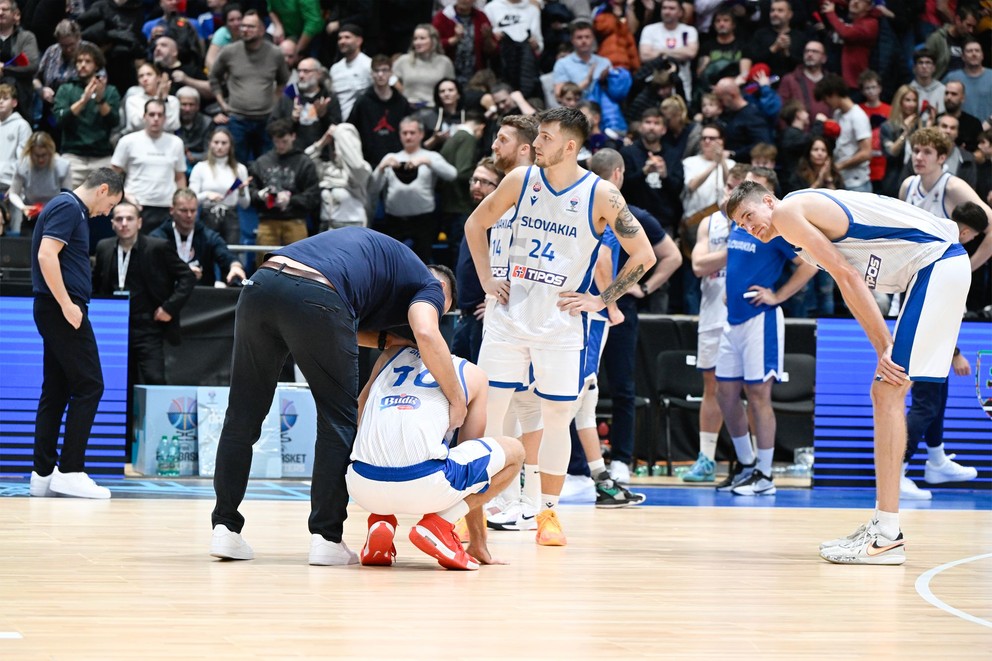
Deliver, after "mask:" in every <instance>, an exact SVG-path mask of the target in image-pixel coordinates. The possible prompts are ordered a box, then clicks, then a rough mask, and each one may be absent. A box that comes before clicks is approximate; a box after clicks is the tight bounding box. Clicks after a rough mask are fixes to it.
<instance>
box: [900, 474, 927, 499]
mask: <svg viewBox="0 0 992 661" xmlns="http://www.w3.org/2000/svg"><path fill="white" fill-rule="evenodd" d="M931 498H933V494H932V493H930V492H929V491H928V490H926V489H921V488H919V487H918V486H916V482H913V481H912V480H911V479H909V478H908V477H906V476H905V475H903V476H902V477H900V478H899V500H930V499H931Z"/></svg>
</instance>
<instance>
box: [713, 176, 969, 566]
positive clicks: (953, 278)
mask: <svg viewBox="0 0 992 661" xmlns="http://www.w3.org/2000/svg"><path fill="white" fill-rule="evenodd" d="M727 215H728V216H730V218H731V220H733V221H734V222H736V223H737V224H739V225H740V226H741V227H742V228H744V229H745V230H746V231H748V232H749V233H751V235H753V236H755V237H757V238H758V239H760V240H761V241H765V242H767V241H770V240H771V239H773V238H774V237H776V236H782V237H783V238H784V239H785V240H786V241H788V242H789V243H791V244H792V245H794V246H797V247H798V249H799V250H800V253H799V254H800V256H801V257H802V258H803V259H805V260H806V261H808V262H810V263H813V264H817V265H819V266H820V267H821V268H823V269H824V270H826V271H827V272H828V273H830V275H831V276H833V278H834V280H835V281H836V282H837V286H838V287H839V288H840V291H841V294H842V295H843V296H844V301H845V302H846V303H847V307H848V308H849V309H850V310H851V312H852V313H853V314H854V316H855V318H856V319H857V320H858V322H859V323H860V324H861V327H862V328H863V329H864V331H865V334H866V335H867V336H868V339H869V340H870V341H871V343H872V346H873V347H874V348H875V351H876V352H877V354H878V366H877V368H876V370H875V380H874V382H873V383H872V385H871V399H872V407H873V409H874V422H875V479H876V493H877V498H878V501H877V506H876V509H875V513H874V516H873V517H872V519H871V520H870V521H869V522H868V523H866V524H864V525H862V526H861V527H860V528H858V529H857V530H856V531H855V532H854V533H853V534H851V535H848V536H847V537H842V538H840V539H835V540H831V541H828V542H824V543H823V544H821V545H820V556H821V557H823V558H824V559H825V560H829V561H830V562H835V563H844V564H868V565H899V564H902V563H903V562H905V561H906V552H905V542H904V539H903V535H902V532H901V531H900V529H899V477H900V475H901V468H902V457H903V451H904V450H905V447H906V414H905V401H906V391H907V390H908V389H909V386H910V382H911V381H942V380H943V379H945V378H947V373H948V371H949V369H950V366H951V358H952V355H953V352H954V345H955V342H956V341H957V336H958V331H959V330H960V328H961V317H962V315H963V314H964V309H965V299H966V298H967V295H968V288H969V286H970V283H971V268H970V265H969V261H968V255H967V253H966V252H965V250H964V248H962V247H961V244H959V243H958V242H957V240H958V229H957V227H955V225H954V223H952V222H951V221H948V220H945V219H941V218H937V217H936V216H934V215H932V214H930V213H928V212H926V211H923V210H922V209H918V208H916V207H914V206H912V205H909V204H906V203H905V202H902V201H899V200H895V199H892V198H887V197H881V196H878V195H873V194H871V193H855V192H850V191H833V190H831V191H825V190H813V189H806V190H800V191H796V192H794V193H790V194H789V195H787V196H786V197H785V199H784V200H779V199H777V198H776V197H775V196H774V195H773V194H772V193H770V192H769V191H768V190H767V189H766V188H764V187H763V186H761V185H760V184H756V183H754V182H748V181H746V182H744V183H743V184H741V185H740V186H738V187H737V189H736V190H735V191H734V192H733V194H732V195H731V197H730V201H729V202H728V203H727ZM871 289H877V290H878V291H880V292H887V293H892V292H897V291H906V292H907V293H906V299H905V303H904V305H903V308H902V310H900V313H899V319H898V320H897V321H896V330H895V338H893V336H892V334H890V333H889V330H888V327H887V326H886V325H885V320H884V319H883V318H882V314H881V312H879V310H878V306H877V305H876V304H875V299H874V297H873V296H872V293H871Z"/></svg>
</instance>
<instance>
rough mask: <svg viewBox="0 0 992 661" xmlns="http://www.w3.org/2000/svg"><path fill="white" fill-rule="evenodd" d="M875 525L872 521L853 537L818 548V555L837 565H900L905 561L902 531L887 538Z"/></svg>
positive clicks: (904, 543) (904, 544)
mask: <svg viewBox="0 0 992 661" xmlns="http://www.w3.org/2000/svg"><path fill="white" fill-rule="evenodd" d="M876 526H877V524H876V523H875V521H872V522H871V523H869V524H868V525H867V526H863V529H860V530H861V533H860V534H856V535H855V537H854V538H853V539H850V540H848V541H846V542H844V543H842V544H839V545H837V546H831V547H829V548H824V549H820V557H821V558H823V559H824V560H826V561H828V562H833V563H835V564H839V565H901V564H902V563H904V562H906V542H905V540H904V539H903V536H902V533H901V532H900V533H899V534H898V535H896V536H895V538H894V539H889V538H888V537H885V536H884V535H882V533H880V532H879V531H878V528H877V527H876Z"/></svg>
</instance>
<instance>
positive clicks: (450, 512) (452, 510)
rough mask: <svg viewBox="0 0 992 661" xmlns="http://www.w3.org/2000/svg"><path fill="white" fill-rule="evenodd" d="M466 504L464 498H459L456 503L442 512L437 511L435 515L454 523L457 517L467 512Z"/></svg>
mask: <svg viewBox="0 0 992 661" xmlns="http://www.w3.org/2000/svg"><path fill="white" fill-rule="evenodd" d="M468 509H469V508H468V505H467V504H466V503H465V501H464V500H459V501H458V502H457V503H455V504H454V505H452V506H451V507H449V508H448V509H446V510H444V511H443V512H438V513H437V515H438V516H439V517H441V518H442V519H444V520H445V521H447V522H448V523H455V522H456V521H458V519H460V518H462V517H463V516H465V515H466V514H468Z"/></svg>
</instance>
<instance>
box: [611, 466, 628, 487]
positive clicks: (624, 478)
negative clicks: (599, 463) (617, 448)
mask: <svg viewBox="0 0 992 661" xmlns="http://www.w3.org/2000/svg"><path fill="white" fill-rule="evenodd" d="M610 479H612V480H613V481H614V482H617V483H618V484H630V466H628V465H627V464H625V463H624V462H622V461H611V462H610Z"/></svg>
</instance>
